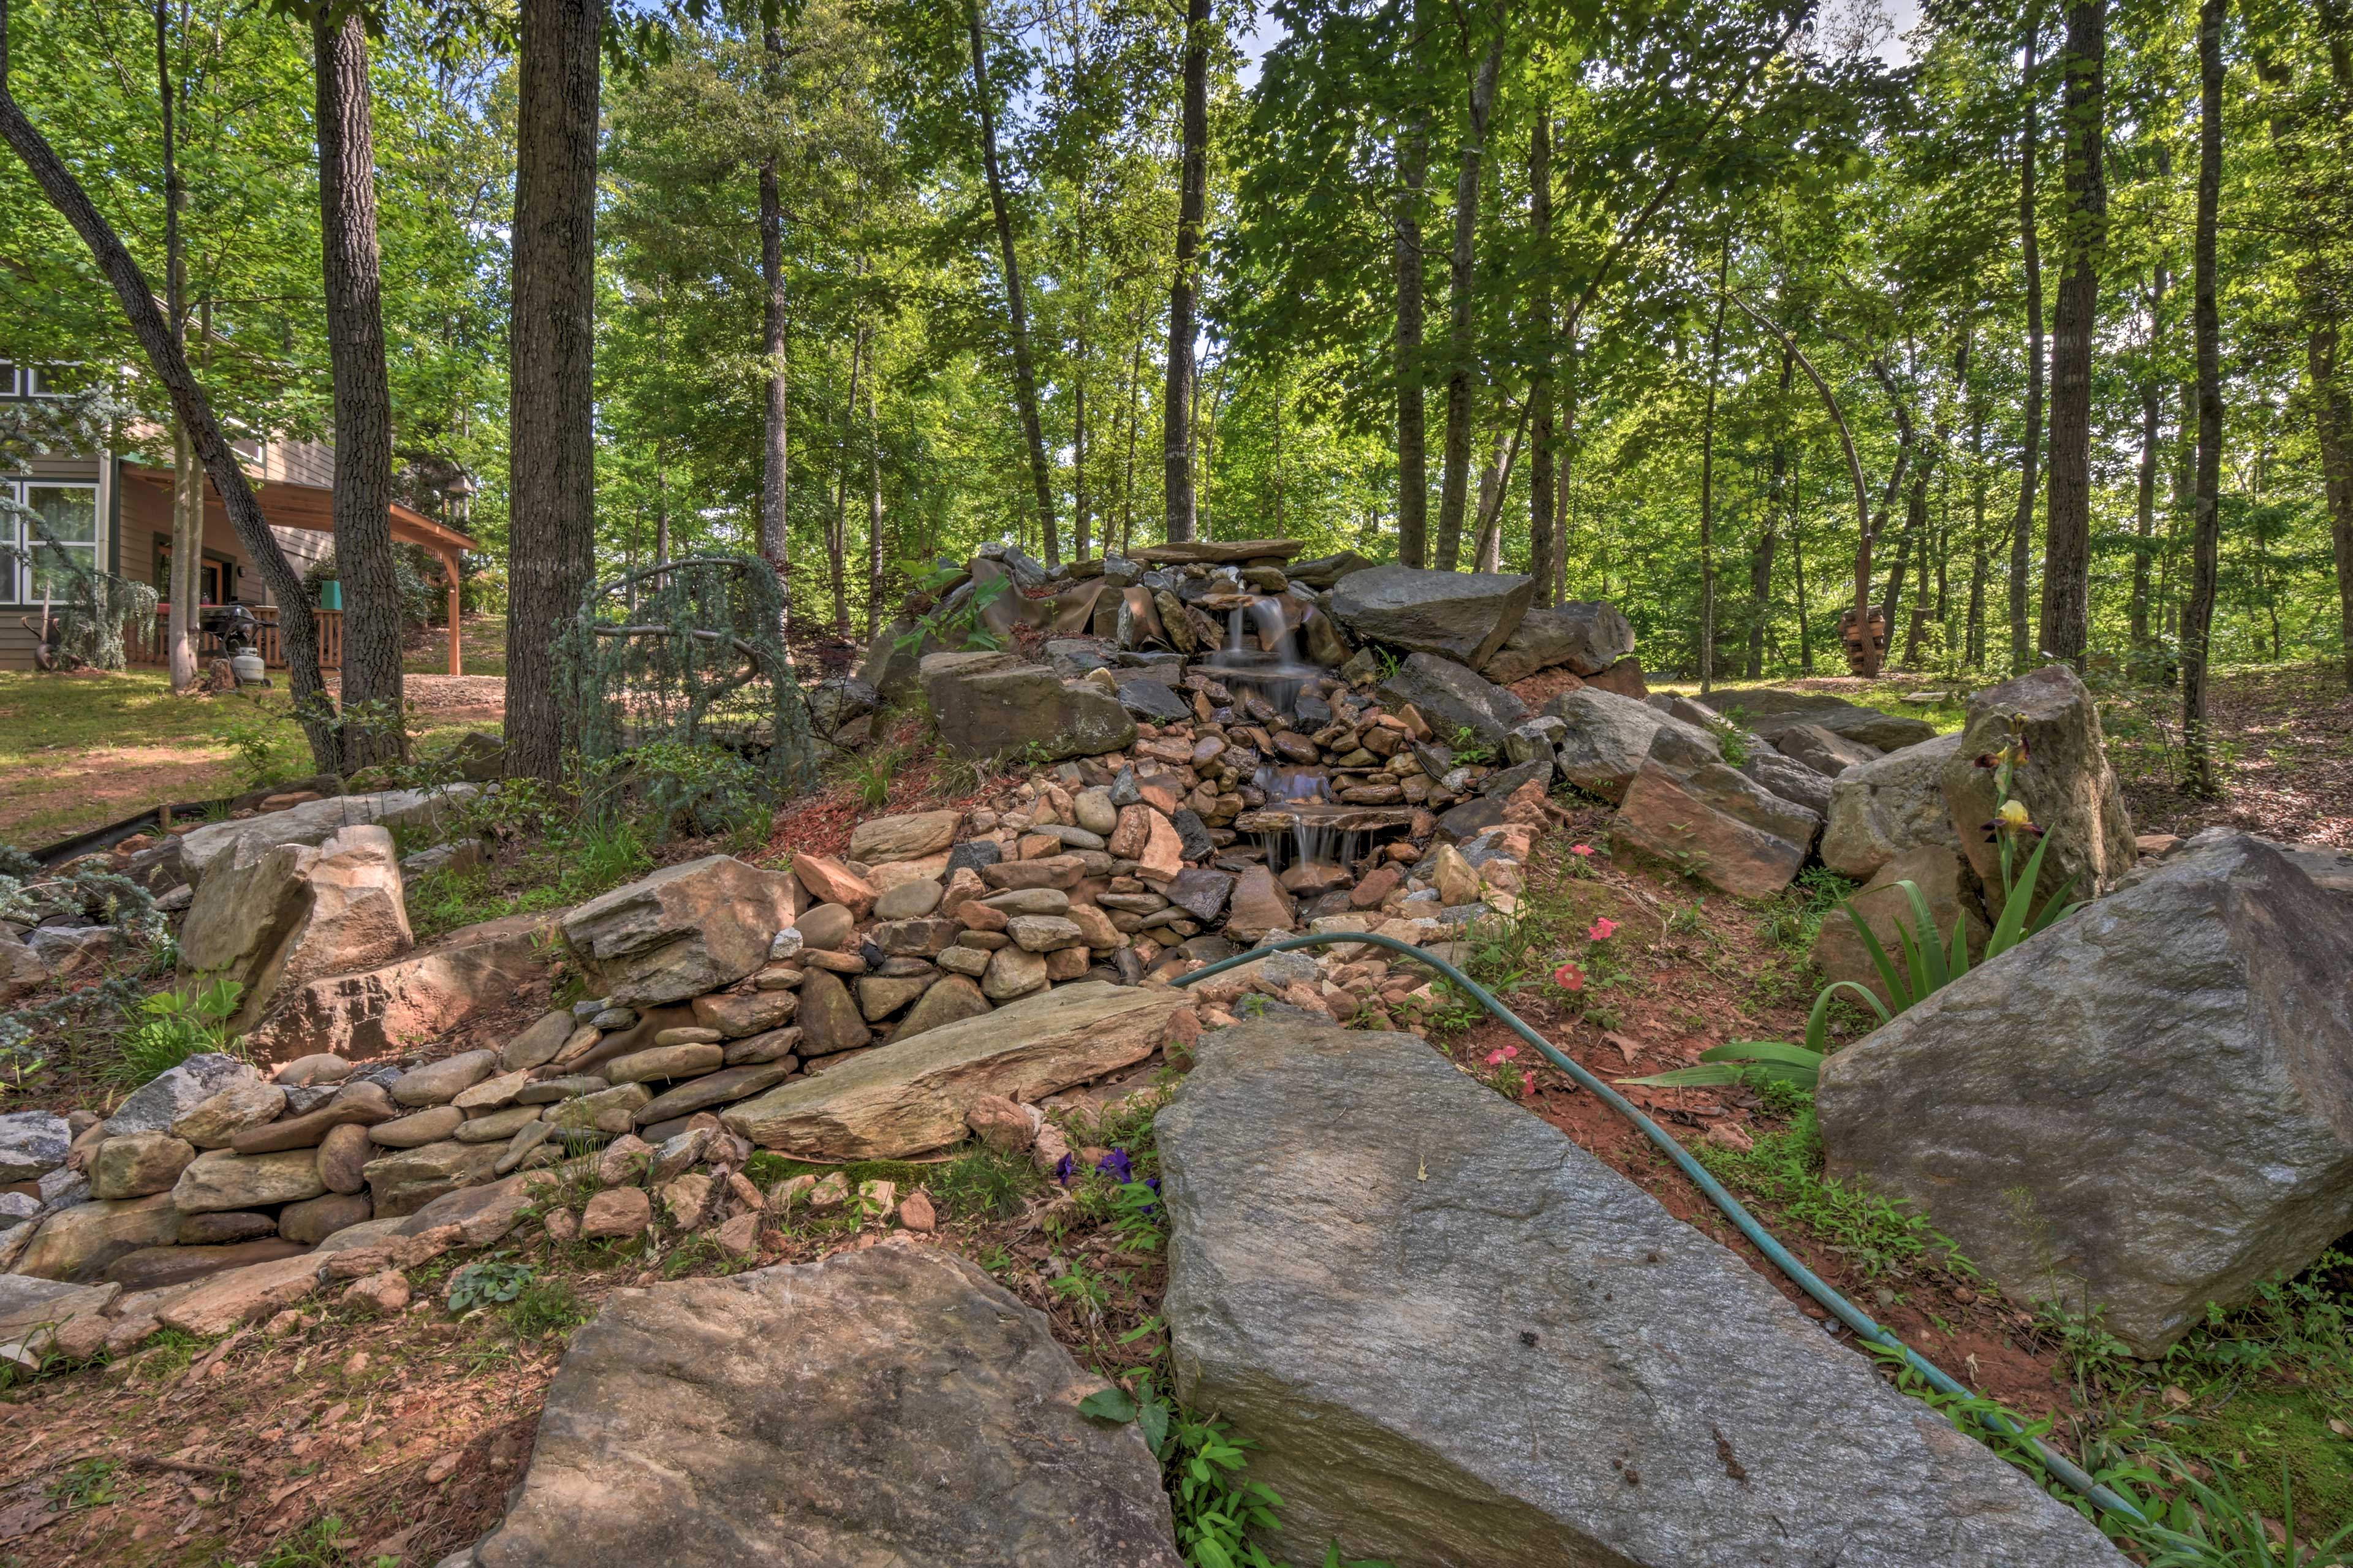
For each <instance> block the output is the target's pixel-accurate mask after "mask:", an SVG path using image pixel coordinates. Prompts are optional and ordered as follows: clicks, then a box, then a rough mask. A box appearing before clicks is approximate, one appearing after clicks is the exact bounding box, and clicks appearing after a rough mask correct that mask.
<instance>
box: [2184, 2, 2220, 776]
mask: <svg viewBox="0 0 2353 1568" xmlns="http://www.w3.org/2000/svg"><path fill="white" fill-rule="evenodd" d="M2228 5H2229V0H2200V5H2199V7H2198V218H2197V229H2196V256H2197V260H2196V264H2195V266H2196V276H2195V279H2194V280H2193V283H2192V301H2191V305H2190V321H2191V331H2192V332H2193V334H2194V336H2195V341H2196V349H2197V356H2198V460H2197V477H2196V479H2195V481H2194V489H2195V495H2194V500H2193V501H2192V516H2193V519H2194V521H2193V524H2192V531H2191V536H2190V547H2189V558H2190V570H2189V604H2188V605H2186V606H2185V607H2184V609H2183V612H2182V616H2181V742H2182V750H2183V752H2184V759H2183V760H2184V762H2185V763H2186V764H2187V772H2188V774H2189V777H2188V778H2187V779H2186V780H2185V782H2186V783H2187V784H2189V787H2190V788H2192V789H2194V790H2197V791H2199V792H2200V793H2201V794H2207V795H2211V794H2212V793H2213V791H2214V788H2215V784H2216V782H2217V781H2216V778H2215V773H2214V748H2213V742H2212V739H2211V736H2210V735H2209V733H2208V730H2207V689H2206V683H2207V673H2208V668H2209V664H2210V659H2209V654H2210V651H2211V650H2210V647H2209V644H2210V641H2211V634H2212V631H2213V626H2214V595H2215V588H2216V574H2217V571H2218V566H2219V562H2220V557H2221V542H2222V515H2221V494H2222V372H2221V359H2222V353H2221V342H2222V328H2221V312H2220V311H2219V310H2217V308H2216V306H2215V300H2214V290H2215V279H2214V268H2215V233H2216V230H2217V228H2218V227H2219V226H2220V217H2221V193H2222V21H2223V16H2224V15H2225V13H2226V11H2227V8H2228Z"/></svg>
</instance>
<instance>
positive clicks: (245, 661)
mask: <svg viewBox="0 0 2353 1568" xmlns="http://www.w3.org/2000/svg"><path fill="white" fill-rule="evenodd" d="M228 667H229V669H230V671H231V673H233V674H235V675H236V677H237V684H238V685H239V686H259V685H261V684H263V683H264V682H265V681H267V680H268V679H269V670H268V669H267V668H265V667H264V666H263V665H262V662H261V655H259V653H256V652H255V651H254V650H253V649H251V648H249V647H241V648H239V649H237V652H236V653H235V654H233V655H231V656H230V658H229V661H228Z"/></svg>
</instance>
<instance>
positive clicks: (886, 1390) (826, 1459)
mask: <svg viewBox="0 0 2353 1568" xmlns="http://www.w3.org/2000/svg"><path fill="white" fill-rule="evenodd" d="M1104 1386H1106V1385H1105V1384H1104V1383H1103V1380H1102V1379H1100V1378H1098V1377H1096V1376H1094V1375H1092V1373H1086V1372H1082V1371H1081V1370H1080V1368H1079V1365H1078V1363H1076V1362H1074V1361H1072V1360H1071V1355H1070V1352H1068V1351H1065V1350H1064V1349H1062V1347H1061V1346H1060V1345H1059V1344H1057V1343H1056V1342H1055V1341H1054V1338H1053V1335H1052V1333H1051V1332H1050V1331H1049V1328H1048V1325H1047V1322H1046V1320H1045V1318H1044V1317H1043V1316H1041V1315H1040V1314H1039V1313H1038V1312H1037V1311H1035V1310H1032V1309H1030V1308H1028V1307H1025V1306H1023V1305H1022V1304H1021V1303H1020V1302H1019V1301H1018V1300H1015V1299H1014V1297H1013V1296H1012V1295H1011V1294H1010V1293H1009V1292H1008V1291H1007V1290H1006V1289H1004V1288H1003V1287H1001V1286H999V1285H997V1283H996V1282H995V1281H993V1280H991V1279H989V1278H988V1276H987V1275H986V1274H984V1273H982V1272H981V1270H980V1269H978V1268H976V1267H974V1266H973V1265H972V1264H970V1263H967V1262H965V1260H964V1259H963V1258H957V1257H955V1256H954V1255H953V1254H951V1253H947V1252H944V1251H941V1250H939V1249H937V1248H933V1247H913V1246H905V1245H892V1246H883V1247H873V1248H871V1249H870V1250H868V1251H864V1252H849V1253H838V1254H836V1255H835V1256H833V1257H831V1258H827V1259H826V1260H825V1261H823V1262H821V1263H812V1264H806V1265H799V1266H795V1265H790V1264H786V1265H780V1266H778V1267H776V1268H763V1269H758V1270H756V1271H754V1272H752V1273H749V1274H738V1275H735V1276H733V1277H732V1278H729V1279H682V1280H679V1281H676V1282H675V1283H671V1284H666V1285H657V1286H654V1287H651V1288H650V1289H621V1290H616V1291H614V1292H613V1293H612V1294H611V1295H610V1296H608V1297H607V1298H606V1300H605V1305H604V1308H603V1310H601V1311H599V1312H598V1313H597V1315H596V1320H595V1321H593V1322H591V1323H590V1324H589V1325H588V1326H587V1327H586V1328H585V1329H583V1330H581V1331H580V1332H579V1333H578V1334H576V1335H575V1336H574V1338H573V1341H572V1347H571V1349H570V1350H569V1351H568V1352H565V1358H564V1364H563V1365H562V1366H561V1367H560V1368H559V1369H557V1372H556V1373H555V1379H554V1382H553V1383H552V1384H549V1385H548V1390H547V1403H546V1405H545V1408H544V1409H543V1412H542V1414H541V1415H540V1419H539V1436H538V1437H537V1439H536V1440H535V1442H534V1443H533V1448H532V1458H531V1468H530V1469H529V1470H528V1471H526V1472H525V1473H524V1475H523V1478H522V1484H521V1485H520V1486H519V1487H517V1488H516V1489H515V1491H514V1493H513V1494H512V1498H511V1499H510V1500H509V1502H508V1505H507V1510H506V1517H505V1518H504V1519H502V1520H501V1521H500V1522H499V1524H498V1526H497V1527H496V1528H495V1529H493V1530H492V1531H491V1533H490V1534H489V1535H487V1536H485V1537H484V1538H483V1539H482V1540H481V1541H480V1542H479V1543H477V1544H476V1545H475V1546H474V1547H473V1549H472V1550H471V1551H470V1552H465V1553H460V1554H459V1557H458V1558H457V1559H455V1561H456V1562H459V1563H475V1564H479V1565H480V1568H577V1565H580V1564H586V1563H664V1564H667V1565H669V1568H745V1565H747V1564H770V1565H773V1568H804V1565H806V1568H819V1565H821V1564H836V1563H839V1564H844V1565H847V1564H850V1563H865V1564H873V1565H875V1568H881V1565H882V1564H886V1563H887V1564H892V1565H899V1568H994V1565H999V1564H1001V1565H1004V1568H1016V1565H1026V1564H1030V1563H1070V1564H1073V1565H1074V1568H1180V1564H1181V1563H1182V1562H1183V1559H1181V1558H1180V1557H1178V1555H1177V1553H1176V1542H1175V1538H1174V1535H1173V1533H1172V1531H1171V1526H1170V1521H1169V1512H1168V1500H1167V1496H1166V1493H1165V1492H1163V1491H1162V1489H1161V1483H1160V1465H1159V1461H1158V1460H1156V1459H1155V1458H1154V1457H1153V1454H1152V1450H1151V1449H1150V1448H1149V1447H1146V1446H1145V1441H1144V1437H1143V1436H1142V1434H1141V1433H1140V1432H1139V1431H1138V1429H1137V1428H1136V1427H1135V1426H1133V1425H1127V1426H1113V1425H1111V1424H1108V1423H1104V1422H1099V1421H1094V1420H1091V1419H1090V1418H1088V1417H1087V1416H1084V1415H1080V1414H1079V1410H1078V1405H1079V1403H1080V1401H1082V1400H1083V1399H1085V1398H1086V1397H1087V1396H1088V1395H1089V1394H1092V1393H1094V1392H1095V1391H1096V1390H1098V1389H1101V1388H1103V1387H1104Z"/></svg>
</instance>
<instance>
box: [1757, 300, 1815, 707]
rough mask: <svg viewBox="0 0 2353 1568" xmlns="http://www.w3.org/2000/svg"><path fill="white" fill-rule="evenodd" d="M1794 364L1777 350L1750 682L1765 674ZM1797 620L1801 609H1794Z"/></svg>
mask: <svg viewBox="0 0 2353 1568" xmlns="http://www.w3.org/2000/svg"><path fill="white" fill-rule="evenodd" d="M1796 368H1797V364H1796V363H1795V362H1794V361H1792V360H1791V359H1790V357H1789V351H1788V348H1787V347H1784V348H1783V349H1782V350H1781V379H1780V382H1779V384H1778V386H1777V387H1776V388H1775V391H1774V396H1773V409H1774V419H1773V455H1772V459H1771V461H1772V465H1773V467H1772V479H1771V482H1770V484H1769V486H1768V488H1767V491H1766V500H1765V518H1764V521H1762V522H1760V523H1758V524H1757V548H1756V550H1755V551H1754V552H1752V553H1751V554H1750V556H1749V558H1748V658H1747V662H1746V665H1745V666H1744V667H1743V669H1742V673H1743V674H1745V675H1746V677H1747V679H1750V680H1755V679H1757V677H1759V676H1761V675H1763V674H1764V673H1765V625H1766V623H1767V621H1768V620H1770V619H1771V618H1772V615H1773V552H1774V548H1775V546H1776V544H1777V543H1778V542H1779V539H1780V525H1781V509H1782V507H1783V505H1784V504H1785V502H1784V500H1783V498H1784V497H1785V496H1786V495H1787V493H1788V483H1789V447H1788V443H1787V442H1785V441H1784V440H1783V439H1782V438H1781V437H1782V435H1783V429H1784V426H1786V425H1787V424H1788V413H1787V411H1788V405H1789V373H1790V372H1791V371H1793V370H1795V369H1796ZM1798 615H1799V619H1801V620H1802V619H1803V618H1804V616H1805V606H1804V605H1799V606H1798Z"/></svg>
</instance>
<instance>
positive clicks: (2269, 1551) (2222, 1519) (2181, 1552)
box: [2139, 1464, 2353, 1568]
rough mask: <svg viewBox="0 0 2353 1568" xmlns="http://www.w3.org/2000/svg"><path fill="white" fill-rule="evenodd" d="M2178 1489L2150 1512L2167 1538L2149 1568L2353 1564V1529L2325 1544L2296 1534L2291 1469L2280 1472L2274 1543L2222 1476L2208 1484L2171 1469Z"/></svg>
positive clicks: (2159, 1541)
mask: <svg viewBox="0 0 2353 1568" xmlns="http://www.w3.org/2000/svg"><path fill="white" fill-rule="evenodd" d="M2168 1479H2169V1480H2170V1481H2171V1482H2172V1484H2173V1485H2174V1486H2175V1487H2176V1488H2177V1489H2178V1490H2177V1491H2176V1493H2175V1495H2174V1498H2173V1500H2172V1501H2171V1503H2170V1504H2169V1505H2168V1506H2167V1507H2166V1508H2164V1509H2163V1510H2151V1511H2152V1512H2155V1513H2156V1515H2157V1518H2156V1520H2155V1521H2153V1522H2155V1523H2157V1524H2158V1525H2159V1526H2161V1527H2162V1530H2163V1531H2164V1533H2163V1534H2162V1535H2160V1534H2159V1532H2158V1531H2155V1530H2152V1531H2143V1532H2139V1533H2142V1534H2146V1535H2148V1536H2151V1537H2155V1538H2156V1539H2154V1540H2153V1541H2151V1542H2149V1545H2150V1547H2151V1548H2153V1550H2151V1552H2150V1555H2149V1559H2148V1562H2149V1568H2343V1565H2344V1564H2345V1563H2348V1561H2353V1524H2348V1525H2346V1526H2345V1527H2344V1528H2342V1529H2340V1530H2338V1531H2336V1532H2335V1533H2333V1534H2331V1535H2329V1536H2327V1537H2326V1538H2325V1539H2322V1540H2317V1541H2308V1540H2304V1539H2300V1538H2299V1536H2298V1534H2297V1531H2296V1521H2295V1489H2294V1488H2293V1487H2292V1486H2291V1485H2290V1483H2289V1480H2288V1474H2287V1467H2286V1466H2285V1465H2284V1464H2283V1465H2282V1466H2281V1467H2280V1500H2281V1501H2280V1520H2279V1531H2280V1534H2281V1536H2282V1537H2283V1538H2284V1539H2282V1540H2280V1541H2277V1542H2274V1540H2273V1539H2272V1527H2271V1522H2270V1521H2268V1520H2266V1519H2265V1518H2264V1517H2263V1514H2262V1513H2261V1512H2259V1511H2258V1510H2256V1509H2255V1508H2254V1506H2253V1504H2252V1503H2251V1502H2250V1501H2249V1500H2247V1499H2245V1498H2243V1497H2242V1496H2241V1495H2240V1494H2239V1492H2238V1491H2237V1490H2236V1489H2233V1488H2232V1485H2231V1483H2230V1480H2229V1479H2228V1478H2226V1477H2225V1476H2223V1475H2222V1474H2221V1472H2220V1471H2219V1470H2218V1471H2216V1472H2215V1475H2214V1479H2213V1481H2212V1482H2211V1484H2210V1483H2208V1482H2206V1481H2201V1480H2200V1479H2198V1478H2197V1477H2196V1476H2194V1475H2192V1474H2190V1473H2189V1469H2188V1468H2186V1467H2181V1466H2175V1467H2172V1474H2171V1475H2170V1477H2168Z"/></svg>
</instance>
